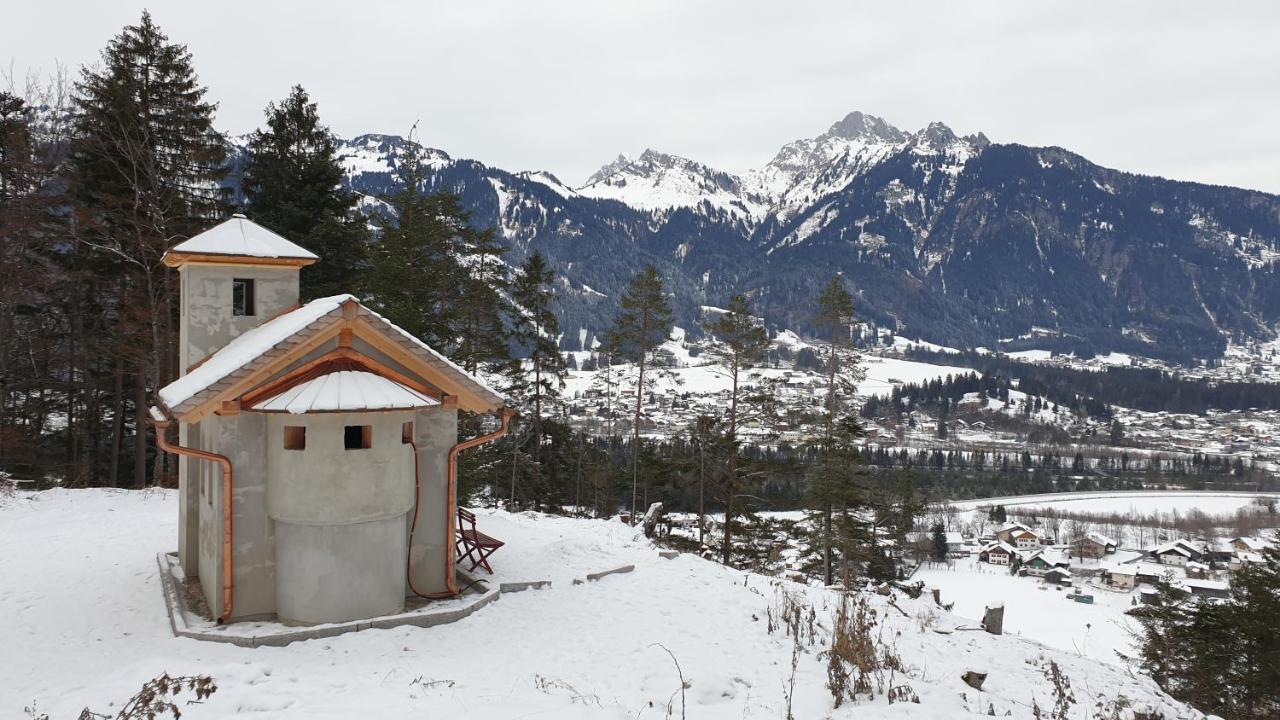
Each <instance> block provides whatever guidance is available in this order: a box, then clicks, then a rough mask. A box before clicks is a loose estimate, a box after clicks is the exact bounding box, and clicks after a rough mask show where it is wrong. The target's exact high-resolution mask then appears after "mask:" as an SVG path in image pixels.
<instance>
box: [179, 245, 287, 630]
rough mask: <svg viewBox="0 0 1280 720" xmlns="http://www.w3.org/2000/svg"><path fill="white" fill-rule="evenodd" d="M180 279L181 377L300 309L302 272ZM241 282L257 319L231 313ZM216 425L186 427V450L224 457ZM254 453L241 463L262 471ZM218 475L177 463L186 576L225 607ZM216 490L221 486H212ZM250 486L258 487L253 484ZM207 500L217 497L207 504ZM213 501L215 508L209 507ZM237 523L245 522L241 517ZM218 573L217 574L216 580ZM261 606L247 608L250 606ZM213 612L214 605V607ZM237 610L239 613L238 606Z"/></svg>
mask: <svg viewBox="0 0 1280 720" xmlns="http://www.w3.org/2000/svg"><path fill="white" fill-rule="evenodd" d="M178 272H179V278H180V291H179V298H180V305H181V310H180V312H179V343H178V352H179V372H181V373H183V374H185V373H186V371H187V368H189V367H191V366H192V365H193V364H195V363H197V362H199V361H200V360H203V359H204V358H206V357H208V356H209V355H210V354H212V353H213V352H214V351H216V350H218V349H220V348H222V347H223V346H224V345H226V344H227V343H229V342H231V340H232V339H234V338H236V337H237V336H239V335H241V334H242V333H244V332H245V331H247V330H250V329H252V328H254V327H256V326H258V325H259V324H261V323H262V322H264V321H266V320H269V319H271V318H272V317H274V316H276V315H278V314H279V313H281V312H282V311H284V310H285V309H287V308H289V307H292V306H294V305H297V304H298V297H299V294H298V268H294V267H273V266H260V265H219V264H200V263H193V264H188V265H184V266H182V267H181V268H179V271H178ZM235 278H251V279H253V280H254V281H255V283H254V285H255V287H254V296H255V303H254V304H255V308H254V309H255V313H254V315H252V316H234V315H232V314H231V281H232V280H233V279H235ZM216 422H217V421H216V420H214V421H209V420H206V421H205V422H203V423H199V424H196V425H194V426H188V425H180V426H179V428H178V437H179V442H180V444H182V445H184V446H187V447H194V448H199V449H202V450H210V451H213V452H219V451H218V449H217V446H218V445H219V441H218V439H217V438H215V437H213V436H212V435H209V434H208V433H207V432H205V431H203V430H202V428H201V426H202V425H212V424H214V423H216ZM259 437H260V434H259ZM221 444H223V445H225V446H227V447H232V446H235V445H236V444H237V443H235V442H234V441H230V442H223V443H221ZM251 454H252V453H248V452H244V453H242V457H244V458H246V459H248V460H249V462H250V464H251V465H258V466H261V465H263V462H264V459H265V456H264V455H258V456H257V457H256V458H252V457H250V455H251ZM233 466H234V467H235V468H236V473H237V474H239V473H240V472H241V470H242V469H241V467H240V466H239V464H236V463H234V458H233ZM246 470H247V468H246ZM220 474H221V473H220V472H219V470H218V468H217V466H216V464H214V463H211V462H206V461H203V460H190V459H188V458H183V457H180V458H179V459H178V487H179V499H178V559H179V561H180V562H181V563H182V568H183V571H184V572H185V573H187V574H188V575H190V576H193V577H199V578H201V579H202V580H201V582H202V584H203V585H204V586H205V592H206V594H210V593H212V592H213V590H211V589H210V588H215V589H216V590H217V595H218V603H219V606H220V604H221V587H222V571H221V555H222V550H221V547H222V517H221V510H220V507H217V506H220V505H221V502H222V500H221V498H222V494H221V493H222V489H221V480H220ZM246 479H247V480H252V478H246ZM260 484H261V483H259V485H260ZM215 485H216V486H217V487H213V486H215ZM246 487H252V483H251V484H250V485H246ZM251 492H252V490H251ZM259 492H261V490H259ZM209 494H212V495H213V497H212V498H210V497H206V495H209ZM238 494H239V493H238ZM241 496H242V497H243V494H241ZM211 501H212V503H213V505H214V506H215V507H211V506H210V502H211ZM235 521H236V522H237V523H240V522H241V520H240V518H238V517H237V518H235ZM245 522H247V523H249V525H250V528H249V529H250V530H253V529H254V528H255V527H256V528H257V529H256V530H254V533H255V534H256V535H263V534H264V533H265V532H266V531H265V530H262V528H261V522H260V521H259V520H256V519H253V518H252V516H251V517H249V518H246V519H245ZM215 536H216V543H215ZM215 545H216V547H215ZM246 563H247V565H248V566H254V565H260V564H261V558H258V557H257V556H256V555H255V553H253V552H250V558H249V559H248V560H247V561H246ZM214 571H216V572H215V574H210V573H211V572H214ZM237 604H238V603H237ZM255 604H256V603H254V602H251V603H249V605H250V607H252V606H253V605H255ZM210 606H211V607H212V606H213V603H212V602H211V603H210ZM236 611H237V614H238V612H239V608H238V607H237V608H236ZM219 612H220V607H219Z"/></svg>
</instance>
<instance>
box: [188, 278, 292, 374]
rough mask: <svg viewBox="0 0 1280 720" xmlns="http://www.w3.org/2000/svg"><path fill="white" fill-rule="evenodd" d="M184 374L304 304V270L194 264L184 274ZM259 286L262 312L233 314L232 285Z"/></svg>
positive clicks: (258, 307)
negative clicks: (250, 283)
mask: <svg viewBox="0 0 1280 720" xmlns="http://www.w3.org/2000/svg"><path fill="white" fill-rule="evenodd" d="M178 272H179V274H180V276H181V281H182V284H181V288H182V289H181V297H182V310H181V312H180V314H179V318H180V321H181V326H180V327H179V335H180V338H181V342H180V346H179V362H180V369H181V370H182V372H183V373H185V372H186V370H187V368H189V367H191V366H192V365H193V364H195V363H197V362H199V361H200V360H203V359H204V358H205V357H208V356H209V355H210V354H212V353H213V352H214V351H216V350H218V349H220V348H222V347H223V346H224V345H226V344H227V343H229V342H231V340H232V339H234V338H236V337H238V336H239V335H241V334H243V333H244V332H245V331H247V330H251V329H253V328H255V327H257V326H258V325H260V324H261V323H263V322H265V321H266V320H270V319H271V318H273V317H275V316H276V315H279V314H280V313H281V312H282V311H284V310H286V309H287V308H289V307H292V306H294V305H297V304H298V268H294V267H279V266H270V265H222V264H201V263H192V264H189V265H184V266H182V267H181V268H179V271H178ZM235 278H249V279H252V280H254V281H255V282H254V296H255V303H254V304H255V306H256V307H255V310H256V312H255V313H254V314H253V315H251V316H235V315H232V314H231V281H232V280H233V279H235Z"/></svg>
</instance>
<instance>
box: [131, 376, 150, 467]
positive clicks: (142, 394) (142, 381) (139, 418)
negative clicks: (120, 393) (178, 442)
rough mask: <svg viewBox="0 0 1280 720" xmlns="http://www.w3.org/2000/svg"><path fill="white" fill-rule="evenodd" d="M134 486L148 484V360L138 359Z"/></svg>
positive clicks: (134, 389) (134, 406)
mask: <svg viewBox="0 0 1280 720" xmlns="http://www.w3.org/2000/svg"><path fill="white" fill-rule="evenodd" d="M133 486H134V487H136V488H138V489H139V490H141V489H142V488H144V487H146V486H147V360H146V355H145V354H144V355H143V356H142V357H141V358H139V360H138V374H137V376H136V378H135V383H134V387H133Z"/></svg>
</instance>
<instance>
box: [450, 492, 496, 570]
mask: <svg viewBox="0 0 1280 720" xmlns="http://www.w3.org/2000/svg"><path fill="white" fill-rule="evenodd" d="M457 535H458V540H457V542H456V543H454V546H453V549H454V554H455V555H456V556H457V559H458V561H462V559H463V558H466V559H467V560H470V561H471V567H469V568H467V570H468V571H471V570H475V569H476V568H477V567H482V568H484V569H485V570H488V571H489V574H490V575H492V574H493V568H492V567H489V556H490V555H492V554H493V553H494V552H496V551H497V550H498V548H500V547H502V546H503V545H504V544H505V543H503V542H502V541H501V540H499V539H497V538H493V537H489V536H488V535H485V534H484V533H482V532H480V531H479V530H477V529H476V514H475V513H473V512H471V511H470V510H468V509H466V508H461V507H460V508H458V532H457Z"/></svg>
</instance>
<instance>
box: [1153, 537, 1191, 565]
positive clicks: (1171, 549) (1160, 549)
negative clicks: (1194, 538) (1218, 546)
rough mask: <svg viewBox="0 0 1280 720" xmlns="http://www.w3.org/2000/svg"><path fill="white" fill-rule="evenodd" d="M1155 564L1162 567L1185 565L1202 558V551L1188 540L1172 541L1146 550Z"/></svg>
mask: <svg viewBox="0 0 1280 720" xmlns="http://www.w3.org/2000/svg"><path fill="white" fill-rule="evenodd" d="M1147 554H1148V555H1150V556H1151V558H1152V559H1154V560H1155V561H1156V562H1159V563H1162V564H1164V565H1186V564H1187V563H1189V562H1191V561H1193V560H1195V561H1199V560H1201V559H1203V558H1204V555H1205V553H1204V551H1203V550H1202V549H1201V548H1200V547H1199V546H1198V545H1196V544H1195V543H1192V542H1191V541H1190V540H1173V541H1171V542H1167V543H1164V544H1163V545H1157V546H1155V547H1153V548H1150V549H1148V550H1147Z"/></svg>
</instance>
